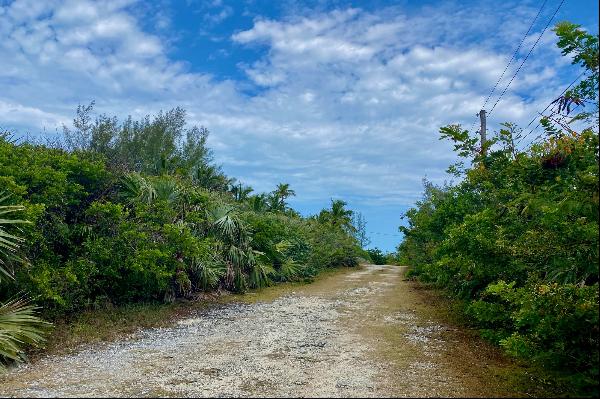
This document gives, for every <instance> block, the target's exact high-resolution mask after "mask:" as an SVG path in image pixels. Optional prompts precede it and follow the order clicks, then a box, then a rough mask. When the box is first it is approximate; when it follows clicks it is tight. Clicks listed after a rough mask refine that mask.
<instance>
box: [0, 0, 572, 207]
mask: <svg viewBox="0 0 600 399" xmlns="http://www.w3.org/2000/svg"><path fill="white" fill-rule="evenodd" d="M135 6H136V3H135V2H130V1H118V0H115V1H107V2H102V3H96V2H90V1H74V2H72V3H69V2H52V1H49V2H39V1H26V0H17V1H15V2H13V3H10V4H8V5H6V6H3V7H2V8H1V9H0V10H1V11H0V57H1V58H2V59H3V67H2V68H1V69H0V82H2V87H3V90H2V91H0V125H5V127H11V126H14V127H17V128H26V129H29V130H32V131H33V130H36V129H38V130H39V129H40V128H41V127H42V126H45V127H46V128H49V129H50V130H51V129H53V128H54V127H55V126H57V125H59V124H60V123H64V121H65V120H68V119H70V118H71V117H72V114H73V109H74V108H75V106H76V105H77V104H78V103H86V102H88V101H90V100H92V99H95V100H96V103H97V108H98V110H99V111H100V112H107V113H114V114H117V115H121V116H125V115H126V114H128V113H131V114H133V115H134V116H141V115H144V114H146V113H153V112H156V111H158V110H159V109H166V108H169V107H172V106H183V107H184V108H186V109H187V110H188V115H189V117H190V119H191V121H192V122H194V123H198V124H203V125H205V126H208V127H209V129H210V130H211V131H212V135H211V137H210V144H211V145H212V146H213V147H214V148H215V152H216V156H217V160H218V161H220V162H223V163H224V166H225V170H226V171H227V172H229V173H231V174H232V175H234V176H237V177H240V178H241V179H242V180H243V181H245V182H247V183H249V184H251V185H253V186H254V187H255V188H256V189H257V190H259V191H260V190H270V189H272V187H273V186H274V185H275V184H276V183H278V182H281V181H286V182H289V183H291V184H292V186H293V187H294V188H295V190H296V192H298V194H299V195H300V196H301V197H302V198H306V199H307V200H321V201H322V202H326V201H327V199H328V198H330V197H344V198H351V199H353V201H354V204H353V205H355V206H357V207H360V204H361V203H363V204H392V205H409V204H411V203H413V201H414V200H415V199H416V198H418V197H419V195H420V194H419V193H420V191H421V179H422V177H423V176H425V175H426V176H427V177H428V178H430V179H432V180H434V181H438V182H441V181H442V180H443V179H445V178H446V176H445V174H444V170H445V168H446V167H447V165H448V164H449V163H451V162H452V161H453V160H454V155H453V154H452V152H451V148H450V145H449V144H447V143H444V142H440V141H439V140H438V133H437V131H438V128H439V126H442V125H445V124H448V123H463V124H465V125H466V126H467V127H468V126H469V125H470V124H471V123H472V122H473V121H474V120H475V119H474V118H475V114H476V113H477V112H478V111H479V107H480V106H481V105H482V103H483V101H484V99H485V97H486V96H487V94H488V92H489V89H490V87H491V86H492V85H493V84H494V83H495V82H496V80H497V79H498V76H499V75H500V73H501V72H502V70H503V69H504V66H505V65H506V62H507V61H508V58H509V57H510V55H511V53H512V51H513V50H514V47H515V46H516V44H517V43H518V40H520V35H521V34H522V33H523V32H525V30H526V28H527V26H526V23H528V22H529V21H530V20H531V18H532V17H533V15H534V14H535V11H536V10H534V9H531V8H528V7H526V6H521V5H518V3H515V4H511V7H508V6H507V5H502V6H499V7H500V8H499V9H495V10H489V9H488V10H487V11H485V10H484V11H483V12H482V10H473V9H472V7H478V6H470V7H471V8H469V7H467V6H460V5H456V4H453V5H448V6H444V7H437V8H432V7H425V6H424V7H422V8H421V9H420V10H417V11H411V12H408V11H407V10H404V9H403V8H402V7H390V8H386V9H382V10H379V11H370V12H369V11H365V10H361V9H357V8H346V9H338V10H331V11H323V12H319V13H313V14H311V15H307V14H303V15H289V16H286V17H283V18H281V19H277V20H275V19H267V18H263V17H257V18H256V19H255V20H254V23H253V26H252V27H251V28H250V29H247V30H244V31H239V32H236V33H234V34H233V35H232V36H231V38H230V41H231V44H232V45H233V46H238V47H243V48H244V49H250V50H252V49H256V50H258V51H257V52H256V54H261V55H260V56H257V57H258V58H255V59H254V60H249V61H248V62H246V63H244V64H240V68H242V70H243V71H244V73H245V74H246V75H245V76H246V79H245V80H241V81H232V80H223V79H220V78H219V77H218V76H212V75H209V74H202V73H198V72H190V70H189V69H187V67H186V64H184V63H183V62H181V61H176V60H172V59H171V58H170V57H169V55H168V54H169V44H168V42H167V41H166V40H164V39H162V38H161V37H159V36H157V35H156V34H151V33H149V32H146V31H144V30H143V29H142V28H141V26H142V24H141V21H139V20H137V19H136V16H135V15H136V14H135V13H134V12H133V11H132V10H133V9H135ZM211 6H214V7H220V8H219V9H218V12H216V13H212V14H207V15H208V16H207V17H206V18H209V19H210V18H213V17H214V18H217V19H219V20H223V19H225V18H229V17H230V16H231V14H232V12H233V11H232V10H230V9H229V8H227V7H226V6H225V5H223V4H222V3H221V2H217V4H212V5H211ZM503 7H504V8H503ZM475 11H477V12H478V15H480V16H481V17H480V18H478V19H475V20H473V19H471V21H472V23H470V24H464V23H462V20H463V18H464V17H465V15H472V14H473V13H474V12H475ZM508 15H519V16H520V18H518V19H516V18H514V19H511V18H507V16H508ZM514 20H519V21H522V24H521V23H517V22H514ZM503 21H511V22H507V23H500V22H503ZM213 22H215V23H217V22H219V21H217V20H215V21H213ZM489 26H494V27H497V29H495V30H494V31H493V32H490V31H489ZM538 33H539V31H538ZM553 41H554V39H553V38H552V34H551V33H549V32H548V33H547V34H546V35H545V36H544V38H543V40H542V41H541V42H540V44H539V48H538V50H536V52H535V54H534V55H533V56H532V58H531V59H530V60H528V62H527V68H525V69H524V70H523V71H522V73H520V74H519V75H518V77H517V79H516V80H515V81H514V82H513V83H512V85H511V89H510V90H508V92H507V94H506V95H505V98H504V99H503V102H502V103H501V104H500V105H499V106H498V108H497V109H496V110H495V111H494V113H495V115H494V117H495V118H494V119H492V120H490V126H491V128H492V129H493V128H495V127H497V126H498V123H499V122H502V121H506V120H512V121H516V122H525V123H526V122H528V119H530V118H531V117H532V116H533V115H534V114H535V111H537V110H540V109H543V107H544V106H545V105H546V103H547V101H548V100H550V99H551V98H552V96H553V95H554V94H556V93H555V88H556V87H558V86H559V83H560V79H559V71H560V70H561V68H563V67H564V61H563V60H561V59H560V55H559V54H558V53H557V52H556V51H555V50H554V49H553ZM527 43H529V42H527ZM525 47H527V45H524V48H525ZM527 48H528V47H527ZM523 56H524V54H520V55H519V57H520V59H522V57H523ZM517 65H518V63H515V65H513V67H511V68H510V69H509V71H507V74H506V77H505V78H504V79H503V82H501V84H500V87H503V86H502V85H503V84H506V83H507V82H508V79H509V78H510V76H511V75H512V73H513V71H514V70H515V68H516V66H517ZM196 69H197V68H196ZM249 85H250V86H252V87H255V88H256V90H253V91H252V93H253V94H247V92H246V91H245V90H244V89H245V88H247V87H248V86H249Z"/></svg>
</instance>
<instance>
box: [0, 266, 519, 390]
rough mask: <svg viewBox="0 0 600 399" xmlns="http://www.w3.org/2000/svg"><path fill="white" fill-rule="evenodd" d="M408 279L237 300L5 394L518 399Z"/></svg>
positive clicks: (278, 291)
mask: <svg viewBox="0 0 600 399" xmlns="http://www.w3.org/2000/svg"><path fill="white" fill-rule="evenodd" d="M403 272H404V268H401V267H395V266H365V267H362V268H359V269H352V270H347V271H345V272H342V273H337V274H333V275H330V276H327V277H324V278H321V279H319V280H318V281H317V282H315V283H313V284H310V285H305V286H296V287H292V288H290V287H275V288H270V289H267V290H263V291H261V292H260V293H255V294H250V295H246V296H244V297H241V298H240V297H235V298H234V299H233V300H231V301H229V303H224V304H220V305H217V306H215V307H212V308H210V309H208V310H204V311H200V312H198V314H197V315H196V316H195V317H192V318H187V319H184V320H180V321H179V322H178V323H177V324H176V325H174V326H172V327H169V328H157V329H150V330H145V331H140V332H139V333H137V334H135V335H134V336H133V337H129V338H128V339H124V340H122V341H117V342H113V343H107V344H102V345H94V346H92V347H89V348H87V349H83V350H80V351H78V352H76V353H75V354H73V355H69V356H48V357H45V358H43V359H41V360H40V361H38V362H36V363H35V364H33V365H25V366H21V367H19V368H17V369H14V370H12V371H10V372H9V373H7V374H6V375H4V376H3V377H0V396H44V397H47V396H63V397H64V396H179V397H181V396H212V397H215V396H216V397H219V396H291V397H298V396H301V397H302V396H303V397H306V396H310V397H315V396H321V397H323V396H329V397H330V396H344V397H348V396H353V397H365V396H367V397H370V396H378V397H381V396H407V397H415V396H504V395H515V392H512V393H510V392H508V393H507V392H504V391H503V390H502V389H501V388H500V387H501V385H502V384H501V383H502V381H500V380H497V377H496V376H494V373H493V370H496V369H497V368H498V367H501V365H495V364H493V363H494V359H495V355H489V354H488V353H487V351H489V348H487V347H477V346H473V345H467V344H465V343H464V342H463V341H464V340H461V339H460V336H459V335H460V333H459V332H457V331H456V329H454V328H450V327H448V326H445V325H444V324H443V323H441V322H440V321H439V320H435V318H432V317H431V314H429V313H428V311H427V310H428V308H431V305H430V304H428V303H426V302H424V300H423V296H419V293H418V292H416V291H415V290H414V289H412V288H411V285H410V284H411V283H409V282H406V281H405V280H404V279H403ZM490 362H491V363H492V364H490Z"/></svg>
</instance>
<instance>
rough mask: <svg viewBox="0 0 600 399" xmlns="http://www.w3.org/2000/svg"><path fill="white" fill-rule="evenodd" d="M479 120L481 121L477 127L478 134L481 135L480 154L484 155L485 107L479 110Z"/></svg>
mask: <svg viewBox="0 0 600 399" xmlns="http://www.w3.org/2000/svg"><path fill="white" fill-rule="evenodd" d="M479 120H480V121H481V127H480V128H479V135H480V136H481V154H482V155H485V147H484V146H485V141H486V137H485V131H486V127H485V109H482V110H481V111H479Z"/></svg>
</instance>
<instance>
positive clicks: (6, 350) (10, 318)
mask: <svg viewBox="0 0 600 399" xmlns="http://www.w3.org/2000/svg"><path fill="white" fill-rule="evenodd" d="M49 325H50V324H49V323H47V322H44V321H42V320H41V319H40V318H39V317H38V316H37V312H36V307H35V306H33V305H30V304H28V303H27V301H24V300H21V299H18V300H11V301H9V302H6V303H4V304H0V371H1V370H2V369H3V368H4V365H5V364H6V363H7V362H9V361H15V362H20V361H25V360H27V357H26V356H25V351H24V347H25V346H27V345H34V346H39V345H40V344H42V343H43V342H44V341H45V339H44V336H43V332H44V329H45V327H48V326H49Z"/></svg>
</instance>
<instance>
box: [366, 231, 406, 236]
mask: <svg viewBox="0 0 600 399" xmlns="http://www.w3.org/2000/svg"><path fill="white" fill-rule="evenodd" d="M367 234H377V235H381V236H392V237H403V235H401V234H389V233H380V232H377V231H368V232H367Z"/></svg>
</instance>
